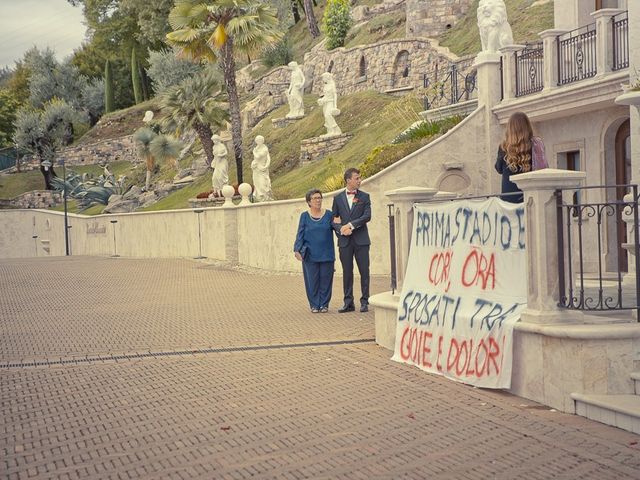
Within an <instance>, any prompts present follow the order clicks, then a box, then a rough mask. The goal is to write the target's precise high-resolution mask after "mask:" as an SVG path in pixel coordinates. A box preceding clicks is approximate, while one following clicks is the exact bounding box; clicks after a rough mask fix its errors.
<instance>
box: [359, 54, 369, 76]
mask: <svg viewBox="0 0 640 480" xmlns="http://www.w3.org/2000/svg"><path fill="white" fill-rule="evenodd" d="M366 74H367V62H366V60H365V59H364V55H362V56H361V57H360V76H361V77H364V76H365V75H366Z"/></svg>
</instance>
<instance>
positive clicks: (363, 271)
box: [338, 242, 369, 305]
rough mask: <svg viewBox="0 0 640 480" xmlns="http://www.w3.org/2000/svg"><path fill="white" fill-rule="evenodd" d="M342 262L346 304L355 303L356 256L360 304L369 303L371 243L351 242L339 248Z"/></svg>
mask: <svg viewBox="0 0 640 480" xmlns="http://www.w3.org/2000/svg"><path fill="white" fill-rule="evenodd" d="M338 250H339V253H340V263H342V288H343V290H344V304H345V305H354V302H353V259H354V257H355V259H356V264H357V265H358V272H360V289H361V291H362V297H360V305H368V304H369V245H357V244H356V243H355V242H349V243H348V244H347V246H345V247H339V248H338Z"/></svg>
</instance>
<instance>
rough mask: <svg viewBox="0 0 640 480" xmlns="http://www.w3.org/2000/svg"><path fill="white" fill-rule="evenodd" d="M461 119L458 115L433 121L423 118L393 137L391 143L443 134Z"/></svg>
mask: <svg viewBox="0 0 640 480" xmlns="http://www.w3.org/2000/svg"><path fill="white" fill-rule="evenodd" d="M461 121H462V117H461V116H459V115H455V116H452V117H447V118H444V119H442V120H437V121H435V122H430V121H428V120H424V121H422V122H418V123H416V124H414V125H412V126H411V127H409V128H408V129H406V130H405V131H404V132H402V133H401V134H400V135H398V136H397V137H396V138H394V139H393V141H392V142H391V143H393V144H399V143H405V142H412V141H414V140H420V139H421V138H428V137H432V136H434V135H438V134H444V133H446V132H448V131H449V130H450V129H451V128H453V127H455V126H456V125H457V124H458V123H460V122H461Z"/></svg>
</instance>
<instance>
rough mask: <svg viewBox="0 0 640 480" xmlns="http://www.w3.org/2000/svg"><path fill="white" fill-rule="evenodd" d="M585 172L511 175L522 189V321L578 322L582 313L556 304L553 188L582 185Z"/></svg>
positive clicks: (557, 298)
mask: <svg viewBox="0 0 640 480" xmlns="http://www.w3.org/2000/svg"><path fill="white" fill-rule="evenodd" d="M586 175H587V174H586V173H585V172H573V171H569V170H557V169H552V168H547V169H544V170H537V171H534V172H528V173H521V174H519V175H514V176H513V177H511V179H512V180H513V181H514V182H515V183H516V185H518V188H520V189H521V190H522V191H523V192H524V209H525V222H526V235H527V239H526V251H527V267H528V272H527V273H528V275H527V284H528V292H527V308H526V309H525V311H524V312H523V313H522V316H521V320H522V321H523V322H530V323H568V322H580V319H581V318H582V313H581V312H579V311H575V310H566V309H560V308H559V307H558V300H559V298H560V295H559V280H558V243H557V238H558V237H557V224H556V219H557V213H556V212H557V210H556V199H555V195H554V192H555V190H556V189H563V190H564V189H571V188H575V187H579V186H581V185H583V184H584V182H585V178H586Z"/></svg>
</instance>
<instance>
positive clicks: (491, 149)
mask: <svg viewBox="0 0 640 480" xmlns="http://www.w3.org/2000/svg"><path fill="white" fill-rule="evenodd" d="M500 58H501V57H500V54H499V53H489V52H481V53H479V54H478V56H477V57H476V59H475V62H474V65H475V66H476V68H477V72H478V73H477V77H476V78H477V82H478V83H477V85H478V107H479V108H482V109H483V112H482V115H483V123H484V138H483V141H484V151H485V158H484V159H482V158H481V157H479V158H478V162H481V161H483V162H484V164H485V168H486V171H488V172H492V171H493V165H494V163H495V161H496V157H495V155H496V151H497V148H498V144H499V143H500V139H501V137H502V134H503V128H502V127H501V126H500V123H499V122H498V119H497V117H496V116H495V115H494V113H493V107H495V106H496V105H498V104H499V103H500V93H501V92H500V85H501V82H502V79H501V77H500ZM487 186H488V187H489V190H490V191H489V192H488V193H499V192H500V181H499V177H498V176H497V175H492V178H491V179H490V180H489V183H488V184H487Z"/></svg>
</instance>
